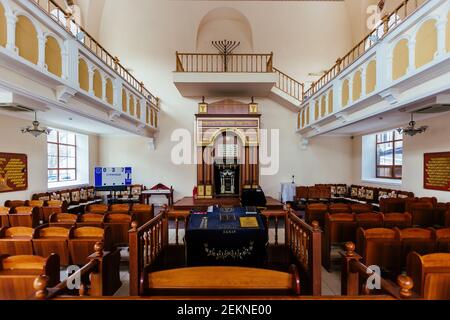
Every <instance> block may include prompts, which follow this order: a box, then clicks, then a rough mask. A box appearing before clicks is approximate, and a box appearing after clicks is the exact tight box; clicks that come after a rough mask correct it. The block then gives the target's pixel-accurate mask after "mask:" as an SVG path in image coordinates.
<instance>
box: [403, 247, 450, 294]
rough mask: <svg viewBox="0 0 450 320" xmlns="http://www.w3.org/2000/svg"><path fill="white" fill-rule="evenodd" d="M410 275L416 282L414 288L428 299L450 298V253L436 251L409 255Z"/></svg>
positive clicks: (408, 270) (408, 268)
mask: <svg viewBox="0 0 450 320" xmlns="http://www.w3.org/2000/svg"><path fill="white" fill-rule="evenodd" d="M407 272H408V275H410V276H411V278H412V279H413V282H414V287H413V290H414V291H415V292H416V293H417V294H418V295H419V296H420V297H421V298H423V299H426V300H450V254H449V253H435V254H429V255H424V256H421V255H419V254H418V253H417V252H411V253H410V254H409V255H408V266H407Z"/></svg>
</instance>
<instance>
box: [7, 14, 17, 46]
mask: <svg viewBox="0 0 450 320" xmlns="http://www.w3.org/2000/svg"><path fill="white" fill-rule="evenodd" d="M16 23H17V17H16V16H15V15H13V14H12V13H8V14H6V30H7V31H6V32H7V33H6V49H8V50H11V51H14V52H16V51H17V49H16Z"/></svg>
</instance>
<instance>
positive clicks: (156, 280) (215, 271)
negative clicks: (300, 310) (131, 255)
mask: <svg viewBox="0 0 450 320" xmlns="http://www.w3.org/2000/svg"><path fill="white" fill-rule="evenodd" d="M141 293H142V295H178V296H182V295H249V294H251V295H252V296H254V295H293V296H297V295H300V280H299V276H298V273H297V268H296V267H295V266H291V268H290V272H289V273H287V272H279V271H273V270H265V269H253V268H241V267H194V268H182V269H171V270H164V271H157V272H143V276H142V280H141Z"/></svg>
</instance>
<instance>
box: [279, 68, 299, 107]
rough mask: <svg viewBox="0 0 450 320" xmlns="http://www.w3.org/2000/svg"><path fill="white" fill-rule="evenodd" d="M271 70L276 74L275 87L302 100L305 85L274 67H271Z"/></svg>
mask: <svg viewBox="0 0 450 320" xmlns="http://www.w3.org/2000/svg"><path fill="white" fill-rule="evenodd" d="M273 71H274V72H275V73H276V74H277V76H278V77H277V84H276V87H277V88H278V89H280V90H281V91H283V92H285V93H287V94H288V95H290V96H291V97H293V98H295V99H297V100H298V101H302V100H303V95H304V90H305V85H304V84H303V83H300V82H298V81H297V80H295V79H294V78H292V77H290V76H288V75H287V74H286V73H284V72H281V71H280V70H279V69H277V68H275V67H273Z"/></svg>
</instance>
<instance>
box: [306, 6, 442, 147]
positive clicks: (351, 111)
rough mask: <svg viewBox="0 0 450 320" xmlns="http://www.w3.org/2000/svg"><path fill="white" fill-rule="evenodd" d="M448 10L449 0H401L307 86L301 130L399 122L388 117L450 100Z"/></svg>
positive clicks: (321, 131) (316, 132) (309, 135)
mask: <svg viewBox="0 0 450 320" xmlns="http://www.w3.org/2000/svg"><path fill="white" fill-rule="evenodd" d="M448 16H449V5H448V1H445V0H428V1H410V0H407V1H403V2H402V3H401V4H400V6H399V7H398V8H397V9H396V10H394V11H393V12H392V13H390V14H388V15H386V16H385V17H384V18H383V20H382V24H381V25H380V26H379V27H378V28H376V29H374V30H373V31H372V32H371V33H370V34H369V35H368V36H367V37H365V38H364V39H363V40H362V41H361V42H360V43H359V44H358V45H357V46H355V48H353V49H352V50H351V51H350V52H349V53H348V54H347V55H345V56H344V57H343V58H340V59H338V60H337V62H336V64H335V65H334V66H333V67H332V68H331V69H330V70H329V71H328V72H327V73H326V74H325V75H324V76H323V77H322V78H320V79H319V80H318V81H317V82H315V83H314V84H313V85H312V86H311V88H309V90H307V91H306V92H305V94H304V100H303V102H302V105H301V110H300V112H299V113H298V119H297V132H298V133H299V134H300V135H301V136H302V137H303V138H304V139H309V138H312V137H314V136H317V135H321V134H326V133H329V132H332V131H336V130H338V129H341V128H343V127H349V126H351V125H356V124H357V123H358V124H359V129H361V125H360V124H361V123H366V124H367V123H368V122H367V121H369V122H370V121H372V122H373V120H374V119H381V118H384V125H385V126H389V125H398V123H397V124H394V123H387V120H388V119H391V118H395V117H392V115H393V114H394V113H395V112H397V113H398V112H400V111H415V112H416V111H417V110H422V109H424V108H427V107H430V106H432V105H433V103H431V104H430V103H429V101H435V102H436V101H439V104H440V105H445V104H449V103H450V99H449V93H450V43H449V40H448V39H449V34H448V33H449V32H450V25H449V24H450V22H449V21H448ZM437 104H438V103H437V102H436V103H434V105H437ZM435 110H436V109H435ZM440 110H442V111H445V110H446V109H445V108H441V109H440ZM393 112H394V113H393ZM384 115H386V117H384ZM387 115H391V116H389V117H388V116H387ZM406 118H408V117H406ZM397 119H398V117H397ZM364 121H365V122H364ZM372 127H373V125H372Z"/></svg>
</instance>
